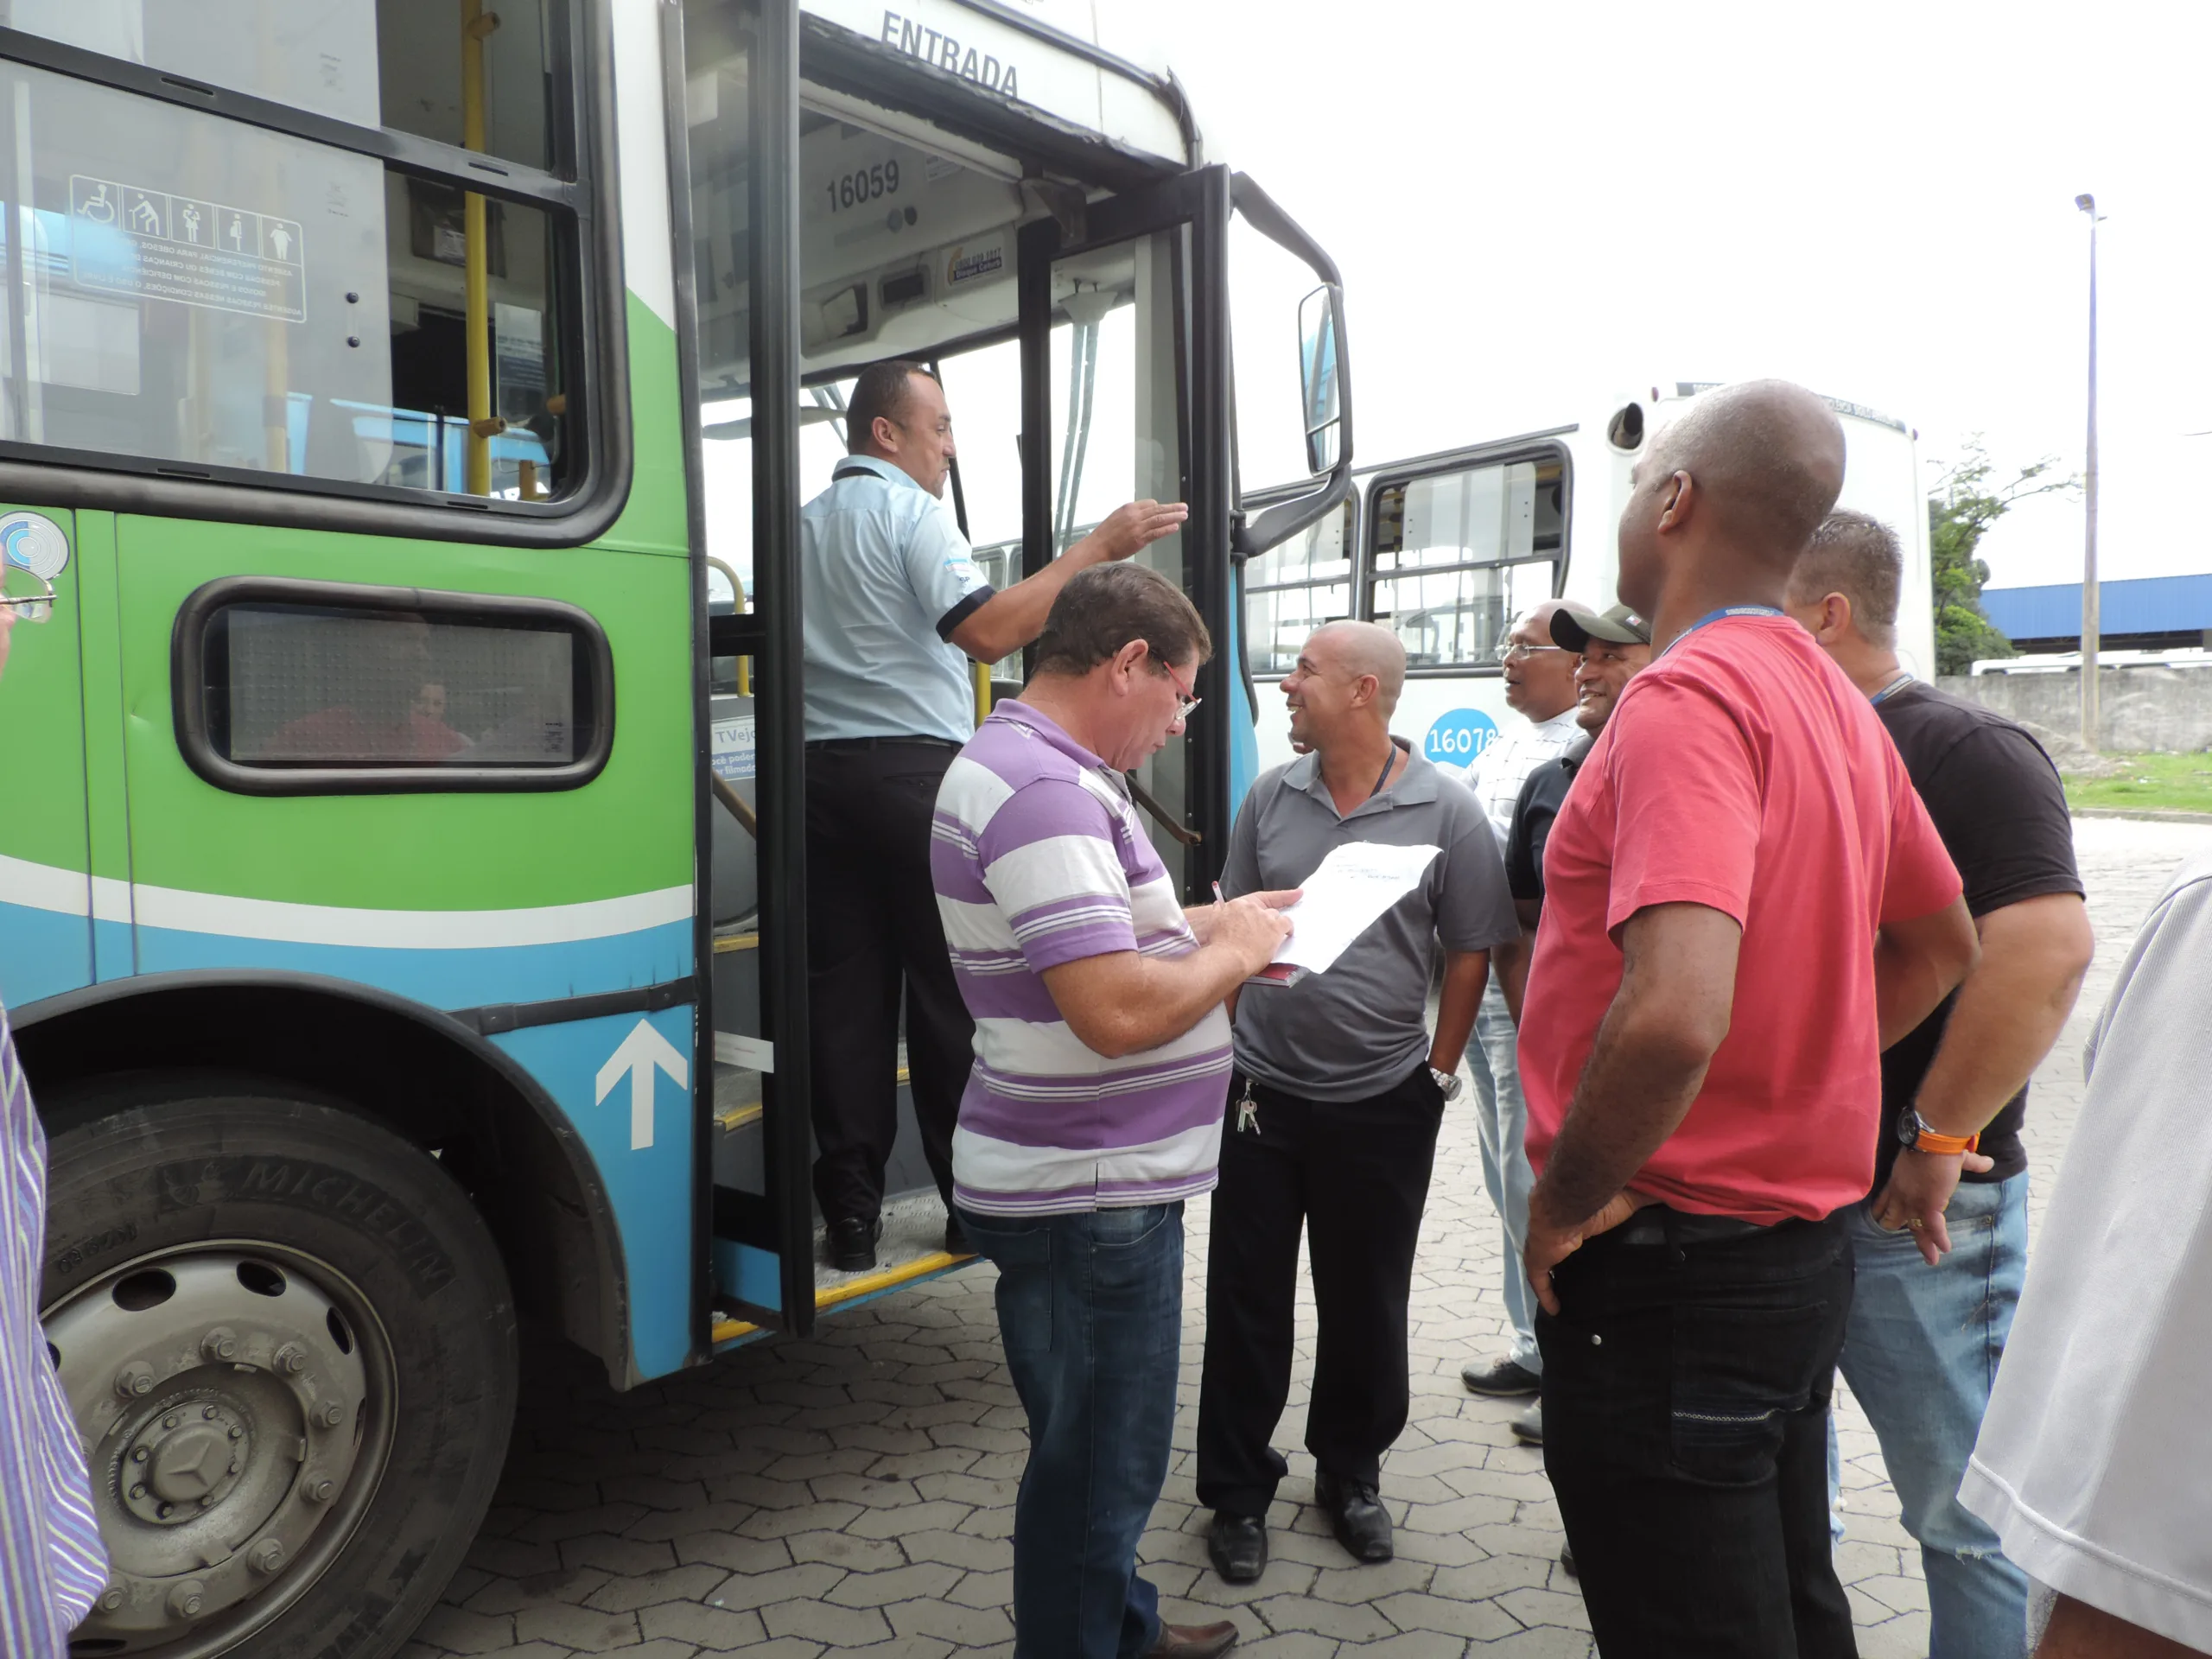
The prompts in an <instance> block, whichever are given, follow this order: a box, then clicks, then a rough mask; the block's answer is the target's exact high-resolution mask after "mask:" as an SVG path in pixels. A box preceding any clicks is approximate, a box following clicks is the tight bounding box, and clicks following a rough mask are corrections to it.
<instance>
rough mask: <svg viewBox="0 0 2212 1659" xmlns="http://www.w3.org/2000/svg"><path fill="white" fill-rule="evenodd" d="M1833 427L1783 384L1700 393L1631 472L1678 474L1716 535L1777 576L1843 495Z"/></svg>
mask: <svg viewBox="0 0 2212 1659" xmlns="http://www.w3.org/2000/svg"><path fill="white" fill-rule="evenodd" d="M1843 460H1844V445H1843V425H1842V423H1840V421H1838V420H1837V419H1836V417H1835V414H1834V411H1833V410H1830V409H1829V408H1828V406H1827V404H1824V403H1822V402H1821V400H1820V399H1819V398H1818V397H1815V396H1814V395H1813V394H1812V393H1811V392H1809V391H1806V390H1805V389H1804V387H1802V386H1799V385H1792V384H1790V382H1789V381H1787V380H1746V381H1743V382H1740V383H1739V384H1738V385H1732V386H1723V387H1721V388H1720V389H1719V391H1709V392H1707V393H1706V394H1705V395H1704V396H1703V397H1700V398H1699V399H1698V400H1697V401H1696V402H1695V403H1694V404H1691V406H1690V410H1689V412H1688V414H1687V415H1685V416H1683V417H1682V418H1681V420H1679V421H1677V422H1675V424H1674V425H1672V426H1670V427H1669V428H1668V429H1666V430H1665V431H1664V432H1662V433H1661V434H1660V435H1659V436H1658V438H1657V439H1656V441H1655V442H1654V443H1653V445H1652V448H1651V453H1650V454H1649V455H1647V456H1646V457H1645V458H1644V460H1643V462H1642V464H1641V466H1640V467H1639V468H1638V470H1639V472H1640V473H1643V474H1648V475H1649V476H1647V477H1646V478H1645V480H1644V481H1645V482H1647V483H1649V482H1652V481H1655V480H1656V479H1663V478H1666V477H1669V476H1670V475H1671V474H1675V473H1688V474H1689V475H1690V477H1691V479H1692V480H1694V482H1695V484H1696V486H1697V488H1698V491H1699V493H1700V495H1702V496H1703V497H1704V499H1705V507H1706V510H1707V512H1710V513H1712V514H1713V528H1714V530H1715V531H1716V532H1717V534H1719V536H1720V537H1723V538H1725V539H1726V541H1728V542H1730V543H1733V544H1734V546H1735V547H1736V549H1737V550H1739V551H1741V552H1744V553H1747V554H1750V555H1752V556H1755V557H1757V558H1758V559H1759V560H1760V561H1761V562H1763V563H1770V564H1772V565H1773V566H1775V567H1776V568H1777V569H1783V570H1787V569H1789V567H1790V566H1791V565H1793V564H1795V563H1796V560H1797V556H1798V555H1799V554H1800V553H1802V551H1803V550H1804V549H1805V544H1806V543H1808V541H1810V540H1811V539H1812V536H1813V532H1814V531H1815V530H1817V529H1818V528H1819V527H1820V524H1821V519H1823V518H1826V517H1827V513H1828V510H1829V509H1830V508H1831V507H1833V506H1834V505H1835V499H1836V497H1837V495H1838V494H1840V493H1841V491H1842V489H1843Z"/></svg>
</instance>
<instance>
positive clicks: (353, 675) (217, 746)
mask: <svg viewBox="0 0 2212 1659" xmlns="http://www.w3.org/2000/svg"><path fill="white" fill-rule="evenodd" d="M208 627H209V632H208V639H207V646H206V655H205V663H206V667H207V685H206V689H205V696H206V722H207V734H208V743H209V747H212V748H213V750H214V752H215V753H216V754H218V755H219V756H220V757H221V758H223V759H224V760H230V761H232V762H235V763H236V764H238V765H239V766H268V767H316V768H328V767H346V768H358V767H380V766H499V767H555V766H569V765H571V764H573V763H574V762H575V761H576V760H580V759H582V757H583V756H584V755H585V754H586V753H588V750H589V749H590V747H591V745H592V741H593V733H592V723H593V714H592V709H593V697H592V693H591V689H590V686H589V683H588V680H586V679H585V678H584V676H585V674H586V673H588V667H587V664H588V663H589V662H590V660H591V652H589V651H588V650H587V649H585V648H584V647H583V643H582V640H580V639H578V637H577V635H576V633H575V630H574V629H573V628H572V627H569V626H563V625H561V624H559V623H557V622H554V621H552V620H548V621H546V622H545V623H543V624H541V625H538V626H528V625H524V626H510V625H501V624H494V623H490V622H476V621H470V620H454V619H452V618H449V617H446V616H442V615H425V614H411V613H404V612H392V611H376V612H367V611H349V610H346V609H343V608H338V607H331V608H322V607H310V606H303V605H283V604H266V603H251V604H238V605H231V606H226V607H224V608H223V609H221V610H219V611H218V612H217V613H215V615H214V616H213V618H212V619H211V620H210V622H209V625H208Z"/></svg>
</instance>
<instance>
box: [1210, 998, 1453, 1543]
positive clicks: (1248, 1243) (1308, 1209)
mask: <svg viewBox="0 0 2212 1659" xmlns="http://www.w3.org/2000/svg"><path fill="white" fill-rule="evenodd" d="M1247 995H1255V996H1264V995H1268V993H1267V992H1265V991H1255V992H1248V993H1247ZM1244 1084H1245V1079H1244V1077H1243V1074H1242V1073H1239V1074H1238V1075H1237V1077H1236V1079H1235V1081H1234V1082H1233V1083H1232V1084H1231V1085H1230V1091H1229V1102H1230V1103H1229V1115H1228V1118H1227V1121H1226V1122H1225V1124H1224V1128H1223V1130H1222V1137H1221V1184H1220V1185H1219V1187H1218V1188H1217V1189H1216V1191H1215V1192H1214V1195H1213V1226H1212V1231H1211V1235H1210V1236H1209V1241H1208V1243H1207V1246H1206V1249H1207V1258H1206V1354H1205V1376H1204V1379H1203V1381H1202V1382H1201V1383H1200V1385H1199V1390H1198V1501H1199V1502H1200V1503H1204V1504H1205V1505H1207V1506H1208V1507H1209V1508H1211V1509H1216V1510H1227V1511H1228V1512H1230V1514H1232V1515H1264V1514H1266V1513H1267V1509H1268V1503H1270V1502H1271V1501H1272V1500H1273V1499H1274V1494H1275V1484H1276V1483H1277V1482H1278V1481H1280V1480H1281V1478H1282V1477H1283V1475H1284V1474H1285V1473H1286V1472H1287V1468H1288V1465H1287V1464H1286V1463H1285V1462H1284V1461H1283V1458H1282V1454H1281V1452H1277V1451H1275V1450H1274V1448H1273V1447H1272V1446H1270V1445H1269V1444H1268V1441H1269V1440H1271V1439H1272V1438H1273V1437H1274V1430H1275V1425H1276V1423H1277V1422H1278V1421H1281V1417H1282V1411H1283V1406H1284V1405H1285V1403H1286V1402H1287V1401H1288V1400H1289V1398H1290V1367H1291V1344H1292V1338H1293V1321H1294V1317H1295V1314H1294V1305H1295V1301H1296V1298H1297V1294H1298V1240H1299V1233H1300V1227H1301V1225H1302V1226H1303V1228H1304V1230H1305V1231H1306V1235H1307V1236H1308V1243H1309V1254H1310V1255H1311V1256H1312V1260H1313V1300H1314V1302H1315V1304H1316V1311H1317V1313H1319V1323H1320V1340H1319V1345H1318V1346H1317V1347H1316V1349H1315V1351H1314V1356H1313V1399H1312V1402H1310V1403H1309V1404H1308V1406H1307V1407H1306V1450H1307V1451H1309V1452H1312V1453H1313V1459H1314V1461H1315V1462H1316V1463H1318V1464H1319V1465H1320V1466H1321V1468H1322V1470H1323V1471H1325V1472H1326V1473H1328V1474H1332V1475H1334V1476H1336V1477H1337V1478H1338V1479H1340V1480H1347V1481H1361V1482H1363V1483H1365V1484H1368V1485H1370V1486H1371V1485H1374V1484H1376V1481H1377V1478H1378V1477H1379V1476H1380V1474H1381V1472H1382V1466H1383V1452H1385V1451H1386V1450H1388V1449H1389V1445H1390V1443H1391V1442H1392V1441H1393V1440H1396V1439H1397V1438H1398V1434H1399V1432H1400V1431H1401V1430H1402V1429H1403V1428H1404V1427H1405V1426H1406V1410H1407V1405H1408V1391H1407V1380H1406V1301H1407V1298H1408V1296H1409V1295H1410V1294H1411V1293H1412V1288H1413V1271H1414V1246H1415V1244H1416V1243H1418V1242H1419V1239H1420V1236H1421V1208H1422V1206H1423V1205H1425V1204H1427V1201H1428V1177H1429V1172H1430V1170H1431V1168H1432V1167H1433V1165H1434V1163H1435V1161H1436V1131H1437V1128H1438V1126H1439V1125H1440V1123H1441V1122H1443V1119H1444V1096H1443V1093H1442V1091H1441V1090H1439V1089H1438V1088H1437V1086H1436V1081H1435V1079H1434V1078H1433V1077H1430V1076H1429V1075H1428V1067H1427V1065H1425V1064H1424V1065H1416V1066H1415V1067H1414V1069H1413V1071H1411V1072H1410V1073H1409V1074H1408V1075H1407V1076H1406V1077H1404V1078H1403V1079H1402V1080H1401V1081H1400V1082H1399V1083H1397V1084H1394V1085H1393V1086H1392V1087H1390V1088H1389V1089H1386V1090H1383V1092H1382V1093H1381V1094H1379V1095H1372V1096H1369V1097H1368V1098H1367V1099H1365V1100H1354V1101H1342V1102H1330V1101H1319V1100H1305V1099H1301V1098H1300V1097H1299V1096H1295V1095H1290V1094H1286V1093H1284V1092H1282V1091H1281V1090H1275V1089H1270V1088H1268V1086H1266V1085H1265V1084H1255V1085H1254V1087H1253V1089H1252V1098H1253V1100H1254V1102H1255V1104H1256V1105H1257V1108H1258V1112H1257V1116H1256V1122H1255V1123H1253V1124H1252V1125H1251V1126H1249V1127H1248V1128H1242V1129H1240V1128H1238V1127H1237V1125H1238V1120H1239V1116H1240V1114H1239V1113H1238V1111H1237V1107H1236V1103H1237V1101H1238V1100H1239V1099H1240V1098H1242V1097H1243V1092H1244Z"/></svg>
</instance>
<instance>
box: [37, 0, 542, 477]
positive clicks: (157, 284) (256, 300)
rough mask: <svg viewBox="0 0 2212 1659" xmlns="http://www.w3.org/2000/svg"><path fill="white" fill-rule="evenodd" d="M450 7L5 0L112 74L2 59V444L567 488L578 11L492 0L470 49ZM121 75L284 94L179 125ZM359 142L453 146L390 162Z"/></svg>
mask: <svg viewBox="0 0 2212 1659" xmlns="http://www.w3.org/2000/svg"><path fill="white" fill-rule="evenodd" d="M470 10H471V6H470V5H469V4H468V3H465V0H323V3H319V4H317V5H315V6H312V7H308V8H301V7H298V6H286V5H281V4H279V3H277V0H226V3H224V4H221V5H213V4H209V5H161V6H147V7H144V8H143V9H142V8H140V7H138V6H137V5H135V4H134V5H132V6H130V7H127V8H126V7H118V6H107V7H100V6H81V5H80V6H67V5H63V4H59V3H53V0H41V3H39V4H36V5H23V4H18V5H17V6H16V9H15V10H14V11H13V13H12V14H10V15H11V16H12V19H13V22H14V24H15V27H16V28H17V29H21V30H23V31H25V32H26V33H28V34H29V35H33V36H35V37H37V38H38V39H39V40H41V41H54V42H56V43H57V44H60V45H63V46H69V47H75V48H84V49H85V50H88V51H90V52H92V53H95V54H100V58H101V59H105V60H111V61H112V63H113V65H114V70H115V78H114V79H113V81H112V82H111V83H109V84H103V79H102V76H101V74H100V73H99V62H100V59H94V60H92V65H91V67H89V68H88V69H86V70H85V71H84V72H83V73H74V72H73V73H68V74H63V73H56V72H55V71H54V70H51V69H47V68H41V67H35V66H34V65H33V64H31V63H28V62H16V61H11V62H8V63H5V64H0V110H4V111H7V113H8V117H9V119H10V124H11V130H13V132H14V134H15V135H16V141H15V143H14V146H13V147H12V149H11V150H10V157H9V160H8V162H6V164H5V167H4V168H0V171H4V174H5V176H4V178H0V194H4V196H5V198H6V200H5V202H4V204H0V206H4V208H5V212H4V213H0V219H4V221H5V229H6V236H5V243H6V247H5V252H6V256H7V264H6V278H5V283H4V285H0V286H4V292H5V294H6V296H7V298H6V302H5V304H4V307H0V310H4V313H5V315H4V318H0V437H3V438H6V439H9V440H12V441H14V442H22V443H29V444H41V445H50V446H54V447H55V448H60V449H64V450H73V451H77V452H79V453H80V454H93V455H101V456H106V457H110V458H111V464H113V465H117V466H118V467H126V468H129V469H130V470H136V471H145V470H148V469H149V465H157V464H160V463H172V464H179V463H181V465H182V467H187V468H189V469H191V470H190V471H188V472H187V473H186V474H184V475H186V476H191V477H205V476H222V475H225V474H227V475H228V478H229V481H232V482H259V481H263V480H270V479H272V478H273V479H282V480H285V481H286V482H288V483H291V484H308V485H313V486H317V487H319V488H320V489H321V490H323V491H326V492H333V493H352V494H356V495H359V494H369V495H372V496H385V493H386V492H388V491H391V490H392V489H395V488H397V489H399V490H409V491H429V492H435V493H442V494H448V495H469V496H474V497H479V498H492V499H498V500H504V501H510V502H543V501H548V500H551V499H556V498H559V497H562V496H564V495H568V494H570V493H573V492H574V490H575V486H577V485H578V484H579V483H580V482H581V481H582V479H581V474H582V467H581V465H580V464H579V460H580V458H579V454H578V450H579V446H578V445H577V443H576V442H575V438H576V437H577V436H578V435H580V434H581V430H582V429H581V427H579V426H578V425H577V421H578V419H579V417H580V416H582V414H583V413H584V408H583V404H584V391H585V388H584V387H583V386H582V385H580V384H578V382H577V380H576V378H575V369H576V365H578V364H579V363H580V362H581V357H582V354H581V351H580V350H579V349H578V346H579V340H580V331H581V329H582V315H581V312H580V307H579V302H578V293H579V280H578V278H577V276H576V274H575V273H576V272H577V271H578V270H580V268H581V264H582V259H583V249H582V233H581V229H580V226H579V223H578V220H577V217H576V214H575V208H574V203H573V200H572V199H571V198H572V195H573V193H572V192H571V191H570V190H569V188H568V186H567V184H566V183H565V182H564V181H565V179H566V178H567V177H570V176H573V175H574V174H575V170H576V169H575V164H574V156H572V155H569V154H568V153H567V152H568V151H569V150H571V149H573V148H574V144H573V137H574V133H573V129H574V127H575V124H576V121H577V111H575V109H574V108H573V107H572V102H573V98H574V94H575V87H574V86H573V84H572V78H571V76H570V75H569V71H568V69H567V67H566V66H567V64H568V62H569V57H570V54H569V52H568V51H567V50H566V49H565V48H564V49H563V50H559V51H555V50H552V49H551V44H552V42H553V41H555V40H556V37H559V36H562V35H565V34H566V32H567V31H568V30H569V27H570V23H571V21H572V20H571V18H570V16H569V7H568V6H567V5H566V4H564V3H563V0H504V3H502V4H501V5H500V7H499V10H498V12H497V14H496V15H495V14H493V12H491V11H490V10H488V9H484V8H481V7H478V8H476V23H477V26H476V28H475V29H474V31H473V32H472V31H471V30H470V29H467V28H465V27H464V23H465V22H466V19H467V16H468V15H469V13H470ZM142 11H143V15H142ZM465 35H467V36H468V38H467V40H464V36H465ZM79 61H80V62H81V60H79ZM132 64H137V65H144V66H147V67H152V68H156V69H160V70H162V71H164V72H167V73H170V74H171V75H172V76H173V77H174V76H176V75H189V76H194V77H198V78H200V79H205V80H207V81H208V82H211V83H213V84H214V85H216V86H222V87H226V88H231V89H234V90H237V91H239V92H247V93H251V94H253V95H255V96H257V97H259V98H263V99H268V100H270V101H271V103H272V104H273V105H276V106H278V107H277V111H276V112H275V113H274V114H272V115H269V116H266V117H265V118H257V120H256V121H255V122H253V123H251V124H249V123H247V122H245V121H241V120H235V119H232V118H228V117H227V116H226V115H225V114H223V113H220V112H219V109H220V108H221V107H222V106H218V109H216V110H208V111H201V110H196V109H188V108H180V107H179V106H178V105H175V104H173V103H168V102H165V101H162V100H159V99H151V98H148V97H143V96H141V95H139V94H138V93H137V92H133V91H130V90H128V87H129V86H130V81H129V80H128V79H126V71H127V67H128V66H130V65H132ZM288 111H296V116H295V115H293V114H290V113H288ZM332 118H336V119H337V120H338V121H339V122H342V123H345V124H346V125H344V126H334V125H333V124H332ZM380 128H383V129H389V130H397V131H401V132H405V133H408V134H411V135H415V136H416V137H420V138H424V139H428V140H430V141H432V143H433V144H435V145H440V146H445V147H447V148H445V149H442V150H441V149H432V148H431V147H429V146H426V145H421V144H417V145H416V146H414V149H415V150H416V156H417V159H416V161H415V162H413V164H411V165H410V169H409V170H408V171H407V172H405V173H402V172H400V171H399V170H397V168H393V167H391V166H389V165H387V164H386V162H385V161H384V160H382V159H381V158H380V156H378V155H377V154H376V153H375V151H376V149H378V148H380V147H381V144H382V142H383V141H382V137H381V135H380V133H379V129H380ZM480 156H501V157H504V158H505V159H506V160H507V161H509V162H517V163H519V164H520V165H519V166H518V167H509V166H491V165H488V164H485V163H481V162H479V161H477V160H476V159H475V158H477V157H480ZM486 179H497V180H499V181H501V185H502V190H503V196H502V197H500V198H494V197H492V196H488V195H486V194H483V193H482V192H481V190H480V189H479V188H477V186H478V185H479V184H480V182H481V181H484V180H486ZM525 198H527V199H525ZM256 475H258V476H256ZM385 499H390V498H389V497H388V496H386V497H385Z"/></svg>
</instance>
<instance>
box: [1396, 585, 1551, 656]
mask: <svg viewBox="0 0 2212 1659" xmlns="http://www.w3.org/2000/svg"><path fill="white" fill-rule="evenodd" d="M1551 592H1552V566H1551V564H1550V563H1549V562H1548V561H1547V562H1545V563H1540V564H1502V565H1497V564H1494V565H1483V566H1478V567H1476V568H1473V569H1459V570H1440V571H1427V572H1423V573H1421V574H1420V575H1404V576H1390V577H1386V578H1384V579H1383V580H1381V581H1379V582H1376V584H1375V620H1376V621H1377V622H1380V623H1382V624H1383V626H1386V627H1389V628H1392V629H1395V631H1396V632H1397V635H1398V638H1399V639H1400V640H1401V641H1402V642H1403V644H1404V645H1405V647H1406V664H1407V666H1408V667H1409V668H1446V667H1475V668H1493V667H1496V666H1497V664H1499V663H1500V662H1501V661H1502V660H1503V652H1504V650H1505V636H1506V635H1507V634H1508V633H1510V632H1512V629H1513V620H1514V618H1516V617H1517V616H1519V615H1520V614H1521V613H1522V612H1524V611H1526V610H1527V609H1528V608H1529V607H1530V606H1531V605H1534V604H1535V603H1536V602H1537V601H1539V600H1542V599H1548V598H1549V597H1550V596H1551Z"/></svg>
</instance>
